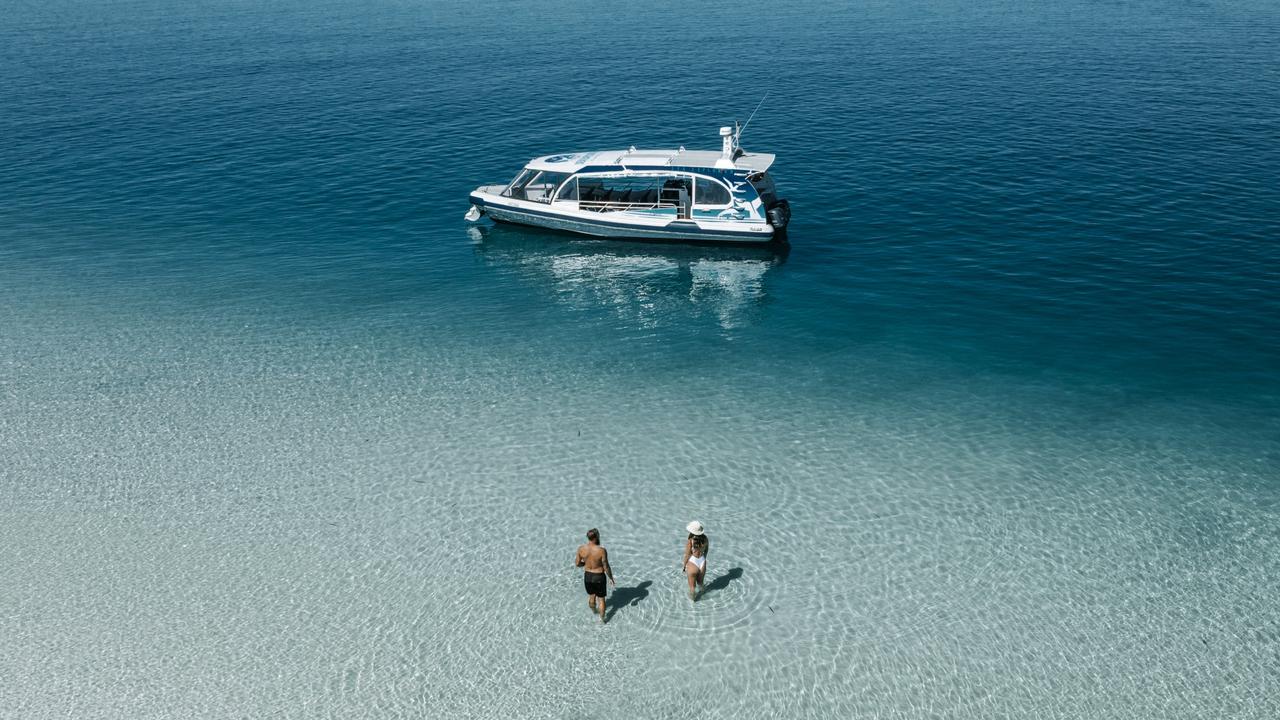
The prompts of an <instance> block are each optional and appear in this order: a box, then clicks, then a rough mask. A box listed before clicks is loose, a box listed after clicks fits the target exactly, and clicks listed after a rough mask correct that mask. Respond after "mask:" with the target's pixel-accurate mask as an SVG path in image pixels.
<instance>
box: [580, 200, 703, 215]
mask: <svg viewBox="0 0 1280 720" xmlns="http://www.w3.org/2000/svg"><path fill="white" fill-rule="evenodd" d="M679 207H680V206H679V205H678V204H677V203H674V202H665V201H661V200H660V201H657V202H638V203H637V202H616V201H609V200H579V201H578V209H579V210H590V211H592V212H618V211H621V210H662V209H665V208H671V209H673V210H674V209H677V208H679Z"/></svg>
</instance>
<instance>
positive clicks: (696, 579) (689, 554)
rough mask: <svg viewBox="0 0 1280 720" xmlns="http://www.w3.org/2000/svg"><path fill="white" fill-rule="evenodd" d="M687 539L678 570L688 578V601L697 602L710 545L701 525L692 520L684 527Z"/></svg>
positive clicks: (704, 575) (704, 574) (705, 573)
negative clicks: (687, 533)
mask: <svg viewBox="0 0 1280 720" xmlns="http://www.w3.org/2000/svg"><path fill="white" fill-rule="evenodd" d="M685 529H686V530H688V531H689V537H688V538H686V539H685V541H684V560H683V561H682V562H681V563H680V568H681V569H682V570H683V571H684V574H685V575H686V576H687V577H688V578H689V599H690V600H697V599H698V595H699V594H700V593H701V590H702V581H703V579H705V578H706V577H707V551H708V550H709V549H710V548H711V543H710V542H709V541H708V540H707V534H706V531H705V529H704V528H703V527H702V523H700V522H698V521H697V520H694V521H693V522H691V523H689V524H688V526H686V527H685Z"/></svg>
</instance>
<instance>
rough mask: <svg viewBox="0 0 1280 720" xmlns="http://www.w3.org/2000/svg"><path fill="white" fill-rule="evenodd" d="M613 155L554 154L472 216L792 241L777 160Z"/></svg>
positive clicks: (491, 188)
mask: <svg viewBox="0 0 1280 720" xmlns="http://www.w3.org/2000/svg"><path fill="white" fill-rule="evenodd" d="M739 135H740V131H735V129H734V128H731V127H722V128H720V137H721V140H722V144H723V147H722V149H721V151H720V152H715V151H707V150H686V149H684V148H683V147H681V148H678V149H676V150H637V149H636V148H634V147H632V148H630V149H627V150H605V151H597V152H584V153H564V154H560V155H545V156H543V157H539V158H534V159H533V160H530V161H529V163H528V164H527V165H525V166H524V169H523V170H521V171H520V173H519V174H518V175H516V177H515V179H513V180H512V181H511V182H509V183H506V184H503V185H481V186H480V187H478V188H476V189H475V190H473V191H472V192H471V209H470V210H469V211H468V212H467V219H468V220H471V221H473V222H474V221H478V220H479V219H480V218H481V217H482V216H484V215H488V216H489V217H490V218H492V219H493V220H495V221H497V222H507V223H519V224H522V225H534V226H537V227H544V228H551V229H554V230H565V231H568V232H574V233H579V234H582V235H591V236H594V237H603V238H628V239H646V240H671V241H701V242H728V243H750V244H766V243H771V242H779V241H782V240H784V239H785V235H786V227H787V223H788V222H789V221H790V220H791V206H790V204H789V203H788V202H787V201H786V200H782V199H780V198H778V193H777V190H776V189H775V188H774V184H773V179H772V178H771V177H769V166H770V165H772V164H773V159H774V156H773V155H769V154H766V153H749V152H745V151H743V150H742V149H741V148H740V147H738V137H739Z"/></svg>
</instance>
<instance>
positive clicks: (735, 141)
mask: <svg viewBox="0 0 1280 720" xmlns="http://www.w3.org/2000/svg"><path fill="white" fill-rule="evenodd" d="M768 99H769V91H768V90H765V91H764V97H762V98H760V102H758V103H756V109H755V110H752V111H751V114H750V115H748V116H747V121H746V122H744V123H742V127H740V128H738V132H736V133H734V136H733V144H735V145H737V144H738V141H739V140H741V139H742V132H743V131H744V130H746V129H747V126H748V125H750V124H751V118H753V117H755V116H756V112H757V111H758V110H760V106H761V105H763V104H764V101H765V100H768ZM734 124H735V125H736V124H737V123H734Z"/></svg>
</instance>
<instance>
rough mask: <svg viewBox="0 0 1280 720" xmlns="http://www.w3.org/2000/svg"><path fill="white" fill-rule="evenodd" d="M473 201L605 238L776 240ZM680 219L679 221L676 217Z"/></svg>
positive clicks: (508, 216)
mask: <svg viewBox="0 0 1280 720" xmlns="http://www.w3.org/2000/svg"><path fill="white" fill-rule="evenodd" d="M471 204H473V205H478V206H480V207H481V208H483V209H484V211H485V212H486V213H488V214H489V215H490V216H491V217H492V218H493V219H494V220H501V221H504V222H513V223H521V224H524V225H532V226H534V227H544V228H551V229H553V230H564V231H567V232H573V233H579V234H582V235H590V236H593V237H606V238H639V239H648V240H702V241H708V240H710V241H716V242H736V243H752V244H766V243H769V242H772V241H773V233H755V232H739V231H732V230H707V229H704V228H700V227H698V226H697V225H695V224H693V223H692V222H690V223H689V224H688V225H687V226H685V227H681V228H679V229H674V230H673V229H668V228H665V227H662V228H658V227H640V226H637V225H633V224H631V223H622V222H610V221H608V220H583V219H579V218H568V217H565V216H563V215H556V214H555V213H549V212H542V211H538V210H530V209H526V208H514V207H511V206H508V205H497V204H494V203H493V202H490V201H487V200H485V199H484V198H482V197H479V196H476V195H472V196H471ZM676 222H679V221H676ZM668 227H669V226H668Z"/></svg>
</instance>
